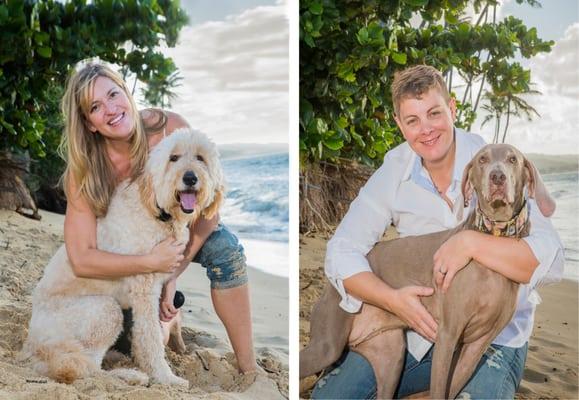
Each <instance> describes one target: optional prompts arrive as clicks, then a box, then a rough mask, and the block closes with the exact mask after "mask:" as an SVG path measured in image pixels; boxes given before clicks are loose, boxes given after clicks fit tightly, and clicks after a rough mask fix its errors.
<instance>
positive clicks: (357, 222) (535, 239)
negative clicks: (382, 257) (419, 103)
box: [325, 128, 563, 360]
mask: <svg viewBox="0 0 579 400" xmlns="http://www.w3.org/2000/svg"><path fill="white" fill-rule="evenodd" d="M455 140H456V155H455V162H454V172H453V177H452V182H451V185H450V187H449V188H448V190H447V192H446V193H445V194H446V196H447V197H448V198H449V199H450V200H451V201H452V203H453V205H454V206H453V208H452V210H451V209H450V208H449V206H448V204H447V203H446V202H445V201H444V199H443V198H442V197H441V196H439V195H438V193H437V191H436V189H435V187H434V185H433V183H432V180H431V178H430V175H429V174H428V172H427V171H426V170H425V169H424V167H423V166H422V162H421V158H420V157H419V156H418V155H417V154H416V153H414V151H412V149H411V148H410V146H409V145H408V143H403V144H401V145H399V146H397V147H396V148H395V149H393V150H391V151H389V152H388V153H387V154H386V156H385V158H384V163H383V164H382V166H381V167H380V168H379V169H378V170H377V171H376V172H375V173H374V174H373V175H372V176H371V177H370V179H369V180H368V182H367V183H366V185H364V187H363V188H362V189H361V190H360V193H359V194H358V197H356V199H354V201H353V202H352V204H351V205H350V208H349V210H348V212H347V213H346V215H345V216H344V218H343V219H342V222H341V223H340V225H339V226H338V228H337V229H336V233H335V234H334V236H333V237H332V239H330V241H329V242H328V246H327V252H326V262H325V270H326V275H327V276H328V279H329V280H330V282H331V283H332V285H333V286H334V287H335V288H336V289H337V290H338V292H339V293H340V295H341V296H342V301H341V303H340V306H341V307H342V308H343V309H344V310H346V311H348V312H351V313H355V312H358V311H359V310H360V308H361V306H362V302H361V301H360V300H359V299H357V298H355V297H353V296H351V295H349V294H348V293H346V291H345V289H344V284H343V280H344V279H347V278H349V277H351V276H352V275H355V274H358V273H360V272H365V271H371V269H370V266H369V264H368V260H367V259H366V255H367V254H368V252H370V250H371V249H372V247H374V244H376V242H377V241H379V240H380V238H381V237H382V236H383V234H384V231H385V230H386V229H387V228H388V227H389V226H390V225H391V224H392V225H394V226H395V227H396V229H397V231H398V233H399V234H400V236H401V237H404V236H415V235H424V234H428V233H432V232H439V231H443V230H447V229H451V228H454V227H455V226H457V225H459V224H460V223H461V222H463V221H464V220H465V219H466V217H467V216H468V214H469V212H470V211H471V209H472V207H473V204H471V205H470V208H468V209H465V208H464V204H463V203H464V201H463V198H462V193H461V181H462V173H463V170H464V168H465V167H466V164H467V163H468V162H469V161H470V160H471V159H472V157H473V156H474V155H475V154H476V153H477V152H478V150H479V149H480V148H481V147H483V146H484V145H485V142H484V140H483V139H482V137H480V136H479V135H475V134H472V133H466V132H464V131H463V130H461V129H457V128H456V129H455ZM472 203H474V202H472ZM528 203H529V206H530V219H531V232H530V234H529V236H528V237H526V238H524V239H523V240H525V241H526V242H527V244H528V245H529V247H530V248H531V250H532V251H533V253H534V255H535V257H536V258H537V260H539V266H538V267H537V268H536V270H535V272H534V273H533V276H532V277H531V281H530V282H529V284H526V285H520V286H519V294H518V303H517V308H516V311H515V314H514V316H513V319H512V320H511V322H510V323H509V324H508V325H507V326H506V327H505V328H504V329H503V331H502V332H501V333H500V334H499V335H498V336H497V337H496V338H495V340H494V342H493V343H496V344H499V345H505V346H510V347H520V346H523V345H524V344H525V342H527V341H528V340H529V337H530V336H531V332H532V329H533V317H534V312H535V306H536V304H538V299H539V297H538V295H537V294H536V292H534V289H535V288H536V287H537V286H539V285H543V284H545V283H548V282H556V281H559V280H560V279H561V276H562V274H563V246H562V244H561V240H560V239H559V236H558V234H557V233H556V232H555V230H554V229H553V226H552V224H551V221H550V220H549V219H548V218H545V217H544V216H543V215H542V214H541V213H540V211H539V210H538V208H537V206H536V204H535V202H534V200H532V199H531V200H529V202H528ZM425 267H426V266H425ZM432 267H433V266H428V268H432ZM407 342H408V350H409V351H410V353H411V354H412V355H413V356H414V358H416V359H417V360H420V359H422V357H424V355H425V354H426V353H427V352H428V350H429V349H430V347H431V346H432V343H431V342H429V341H427V340H426V339H424V338H423V337H422V336H420V335H418V334H417V333H416V332H414V331H408V332H407Z"/></svg>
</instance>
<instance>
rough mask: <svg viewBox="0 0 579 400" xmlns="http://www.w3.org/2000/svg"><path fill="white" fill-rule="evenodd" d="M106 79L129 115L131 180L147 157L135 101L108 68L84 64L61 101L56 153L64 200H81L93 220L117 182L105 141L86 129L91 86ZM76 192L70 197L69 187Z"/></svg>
mask: <svg viewBox="0 0 579 400" xmlns="http://www.w3.org/2000/svg"><path fill="white" fill-rule="evenodd" d="M100 76H102V77H106V78H108V79H110V80H112V81H113V82H114V83H115V84H117V85H118V86H119V87H120V88H121V89H122V90H124V92H125V94H126V95H127V98H128V99H129V103H130V105H131V112H132V113H133V121H134V122H133V123H134V126H133V129H132V130H133V133H132V135H131V137H130V158H131V172H130V176H131V179H132V180H134V179H135V178H136V177H137V176H138V175H139V174H140V173H141V172H142V170H143V168H144V166H145V162H146V160H147V156H148V142H147V135H146V133H145V129H144V128H143V122H142V119H141V117H140V114H139V112H138V110H137V106H136V104H135V100H134V99H133V96H132V95H131V92H130V91H129V89H128V88H127V85H126V83H125V82H124V80H123V79H122V78H121V76H120V75H119V74H118V73H116V72H115V71H114V70H113V69H112V68H111V67H109V66H108V65H106V64H104V63H102V62H100V61H98V62H95V61H89V62H84V63H83V65H82V66H81V67H80V68H76V69H75V70H74V72H73V73H72V74H71V75H70V76H69V78H68V80H67V84H66V90H65V93H64V96H63V98H62V103H61V110H62V113H63V115H64V134H63V135H62V140H61V143H60V153H61V155H62V156H63V157H64V159H65V160H66V170H65V171H64V174H63V175H62V179H61V181H62V183H63V185H64V190H65V193H66V197H67V198H68V199H71V198H72V196H79V195H80V196H83V197H84V198H85V199H86V201H87V203H88V205H89V207H90V208H91V210H92V211H93V213H94V214H95V215H96V216H97V217H102V216H104V215H105V214H106V212H107V209H108V206H109V203H110V200H111V197H112V195H113V192H114V190H115V187H116V185H117V184H118V180H117V178H116V176H115V172H114V169H113V165H112V163H111V161H110V159H109V156H108V154H107V151H106V146H105V139H104V138H103V136H102V135H100V134H99V133H93V132H91V131H90V130H89V128H88V125H87V117H86V116H87V115H88V113H89V107H90V103H91V101H92V98H91V96H92V91H93V86H94V82H95V80H96V79H97V78H98V77H100ZM73 182H74V183H75V187H76V189H77V190H76V192H75V193H70V190H71V188H72V187H73V186H72V183H73Z"/></svg>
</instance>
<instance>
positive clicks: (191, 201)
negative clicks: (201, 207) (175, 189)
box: [179, 192, 197, 210]
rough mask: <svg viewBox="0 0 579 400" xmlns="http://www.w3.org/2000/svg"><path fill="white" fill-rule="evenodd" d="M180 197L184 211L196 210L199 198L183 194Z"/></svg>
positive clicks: (193, 194)
mask: <svg viewBox="0 0 579 400" xmlns="http://www.w3.org/2000/svg"><path fill="white" fill-rule="evenodd" d="M179 197H180V198H181V207H183V209H184V210H194V209H195V206H196V205H197V196H195V193H184V192H181V193H180V194H179Z"/></svg>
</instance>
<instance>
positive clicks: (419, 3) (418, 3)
mask: <svg viewBox="0 0 579 400" xmlns="http://www.w3.org/2000/svg"><path fill="white" fill-rule="evenodd" d="M404 3H406V4H409V5H411V6H413V7H423V6H425V5H427V4H428V0H404Z"/></svg>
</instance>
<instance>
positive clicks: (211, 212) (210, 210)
mask: <svg viewBox="0 0 579 400" xmlns="http://www.w3.org/2000/svg"><path fill="white" fill-rule="evenodd" d="M224 191H225V188H224V187H223V185H219V187H218V188H217V189H216V190H215V194H214V195H213V202H212V203H211V204H209V206H208V207H207V208H205V210H203V216H204V217H205V219H211V218H213V217H214V216H215V214H217V212H218V211H219V207H221V203H222V202H223V192H224Z"/></svg>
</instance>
